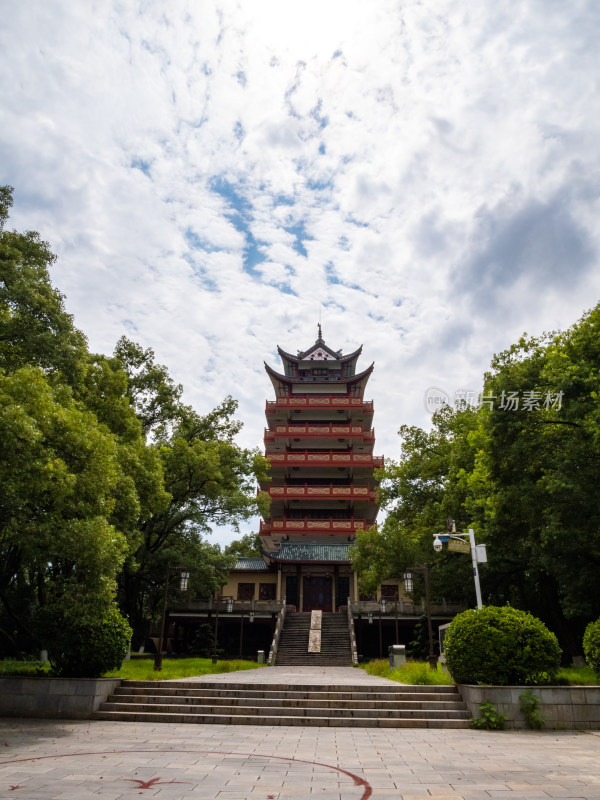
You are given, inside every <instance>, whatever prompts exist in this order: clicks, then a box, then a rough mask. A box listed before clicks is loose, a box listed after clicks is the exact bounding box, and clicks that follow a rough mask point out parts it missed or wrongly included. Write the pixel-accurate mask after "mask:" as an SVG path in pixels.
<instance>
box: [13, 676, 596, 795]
mask: <svg viewBox="0 0 600 800" xmlns="http://www.w3.org/2000/svg"><path fill="white" fill-rule="evenodd" d="M326 672H327V673H328V675H327V676H326V677H325V678H324V677H323V675H317V674H315V672H314V671H312V670H311V671H310V672H308V671H306V670H304V669H302V670H298V669H294V670H291V669H288V670H285V669H284V668H274V669H269V670H260V671H256V672H247V673H230V674H229V675H223V676H222V677H221V678H220V680H222V681H223V683H224V684H226V683H227V682H228V681H231V680H236V681H239V680H240V678H241V677H242V674H243V675H244V679H247V680H248V682H252V683H253V684H256V683H260V682H264V681H265V680H266V679H267V677H268V679H269V682H275V683H279V682H284V680H285V677H284V676H285V675H286V673H287V675H288V679H290V676H293V680H294V682H295V683H298V682H300V681H301V680H302V681H306V682H307V683H331V684H341V683H344V682H348V683H356V682H357V680H358V679H361V680H365V681H368V682H373V683H374V684H375V683H381V682H385V683H387V681H383V680H382V679H375V678H369V676H367V675H365V673H364V672H362V670H352V669H348V670H345V671H344V668H336V669H328V670H326ZM261 673H262V674H261ZM207 679H210V680H211V681H213V680H214V679H215V676H207ZM197 680H202V679H197ZM98 797H101V798H104V799H105V800H121V798H122V799H123V800H128V799H129V798H139V797H142V798H144V797H147V798H156V800H191V798H201V799H202V800H246V799H247V800H286V798H289V800H299V798H304V797H306V798H316V797H320V798H323V800H367V799H368V798H373V800H391V799H392V798H393V799H394V800H422V798H435V799H436V800H450V799H452V800H460V798H464V799H465V800H484V798H485V799H486V800H487V799H489V798H507V800H508V798H510V799H511V800H517V798H523V799H524V800H529V799H530V798H531V800H533V798H563V797H564V798H573V799H575V798H585V799H586V800H588V799H590V800H591V798H594V800H600V732H592V733H590V732H586V733H584V732H576V731H562V732H541V733H537V732H535V733H534V732H529V731H528V732H518V731H507V732H486V731H471V730H467V731H464V730H463V731H457V730H431V729H429V730H428V729H416V728H415V729H411V728H405V729H380V728H318V727H317V728H302V727H269V726H252V725H234V726H226V725H202V724H200V725H180V724H170V723H157V724H139V723H128V722H105V721H89V722H88V721H84V722H75V721H73V722H65V721H54V720H31V719H28V720H22V719H19V720H16V719H2V720H0V798H21V799H22V800H86V798H98Z"/></svg>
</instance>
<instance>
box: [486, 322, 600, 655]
mask: <svg viewBox="0 0 600 800" xmlns="http://www.w3.org/2000/svg"><path fill="white" fill-rule="evenodd" d="M598 363H600V307H596V308H594V309H593V310H592V311H590V312H589V313H587V314H586V315H585V316H584V317H583V318H582V319H581V320H580V321H579V322H578V323H577V324H576V325H574V326H573V327H572V328H570V329H569V330H568V331H565V332H564V333H560V334H550V335H547V336H544V337H540V338H538V339H534V338H526V337H524V338H523V339H521V340H520V341H519V342H518V343H517V344H516V345H514V346H513V347H511V348H509V349H508V350H506V351H505V352H503V353H500V354H499V355H498V356H497V357H496V358H495V359H494V361H493V362H492V371H491V372H490V373H489V375H488V376H487V377H486V384H485V388H486V393H487V395H488V396H493V397H495V398H496V402H495V404H494V407H493V408H489V407H487V408H483V409H482V410H481V413H480V415H479V423H480V444H481V449H480V456H479V462H480V463H479V465H478V468H479V472H480V473H481V474H482V475H484V476H485V477H484V480H485V481H486V483H487V485H488V487H489V495H488V501H487V506H486V529H487V537H488V541H489V544H490V548H489V549H490V573H491V574H490V578H491V580H492V581H493V585H492V590H493V592H494V595H495V598H496V599H497V601H498V602H504V601H505V600H509V601H511V602H512V603H514V604H516V605H519V606H521V607H523V608H527V609H528V610H531V611H532V612H533V613H534V614H536V615H538V616H540V617H541V618H542V619H544V620H545V621H546V622H547V623H548V625H550V627H551V628H552V629H553V630H554V631H555V632H556V633H557V634H558V636H559V638H560V640H561V643H562V645H563V647H564V648H565V649H567V650H568V651H569V652H570V653H571V654H573V655H575V654H578V653H580V640H581V635H582V633H583V629H584V627H585V623H586V622H587V621H589V620H590V619H593V618H594V617H595V616H597V615H598V613H600V595H599V592H598V587H599V583H598V575H599V574H600V483H599V481H598V468H599V466H600V407H599V403H598V398H599V397H600V375H599V372H598ZM509 392H513V393H514V392H516V393H518V396H519V398H520V404H519V408H517V409H515V408H513V409H511V410H508V409H506V408H502V407H501V401H502V399H505V398H507V397H508V393H509ZM524 400H527V401H528V402H526V403H524V402H523V401H524Z"/></svg>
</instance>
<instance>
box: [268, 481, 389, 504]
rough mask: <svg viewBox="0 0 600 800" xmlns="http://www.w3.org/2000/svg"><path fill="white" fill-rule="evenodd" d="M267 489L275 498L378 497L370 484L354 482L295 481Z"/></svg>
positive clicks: (367, 498) (366, 498)
mask: <svg viewBox="0 0 600 800" xmlns="http://www.w3.org/2000/svg"><path fill="white" fill-rule="evenodd" d="M260 491H264V490H261V489H257V490H256V493H257V494H258V493H259V492H260ZM266 491H267V492H268V493H269V494H270V495H271V497H273V498H275V499H277V498H278V497H293V498H298V497H307V498H311V499H313V498H314V499H315V500H319V499H321V498H323V497H329V496H331V497H336V499H338V500H339V499H344V498H345V497H352V498H357V499H359V500H372V501H375V500H376V499H377V492H376V491H375V489H371V487H370V486H355V485H354V484H353V483H350V484H339V483H315V484H312V483H311V484H309V483H294V484H286V485H285V486H269V488H268V489H266Z"/></svg>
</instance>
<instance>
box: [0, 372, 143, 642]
mask: <svg viewBox="0 0 600 800" xmlns="http://www.w3.org/2000/svg"><path fill="white" fill-rule="evenodd" d="M0 440H1V441H2V443H3V446H2V448H1V450H0V486H1V487H2V500H1V501H0V554H1V556H2V557H1V558H0V564H1V565H2V566H1V567H0V599H1V600H2V604H3V606H4V609H5V612H6V613H7V614H8V615H9V617H10V619H11V621H12V622H13V624H16V625H17V627H18V628H20V629H21V630H23V631H27V632H28V633H29V634H30V635H31V636H32V637H33V638H34V639H36V635H35V630H34V629H35V627H36V621H37V619H38V616H39V610H40V609H42V608H47V609H48V608H51V609H53V611H54V612H55V613H60V614H61V615H62V616H63V617H64V618H65V619H67V618H69V617H72V616H75V615H76V616H77V617H78V618H80V619H83V620H89V619H91V618H93V617H94V615H95V614H96V613H98V611H99V610H100V609H102V608H108V606H109V605H110V603H111V601H112V599H113V597H114V590H115V578H116V574H117V572H118V570H119V568H120V566H121V564H122V563H123V560H124V558H125V554H126V551H127V543H126V540H125V537H124V536H123V534H122V533H121V532H119V531H118V530H116V529H115V528H114V526H113V525H111V524H110V522H109V518H110V516H111V514H112V512H113V508H114V499H113V491H114V489H115V487H116V485H117V483H118V480H119V474H120V467H119V463H118V459H117V447H116V443H115V439H114V437H113V436H112V434H110V433H109V432H108V431H107V430H106V429H105V428H104V426H102V425H100V424H99V423H98V421H97V419H96V417H95V416H94V414H93V413H91V412H90V411H88V410H86V409H82V408H81V407H80V406H79V405H78V403H77V402H76V401H75V400H73V398H72V397H71V394H70V390H69V389H68V387H65V386H64V385H60V386H58V387H53V386H51V385H50V383H49V380H48V378H47V376H45V375H44V374H43V372H42V371H41V370H40V369H39V368H38V367H24V368H22V369H18V370H16V371H15V372H14V373H13V374H11V375H5V374H1V373H0ZM37 639H38V640H39V637H37Z"/></svg>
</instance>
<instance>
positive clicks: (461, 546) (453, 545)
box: [448, 539, 471, 554]
mask: <svg viewBox="0 0 600 800" xmlns="http://www.w3.org/2000/svg"><path fill="white" fill-rule="evenodd" d="M448 550H450V551H451V552H452V553H467V554H468V553H470V552H471V545H470V544H469V542H459V541H458V539H450V541H449V542H448Z"/></svg>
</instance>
